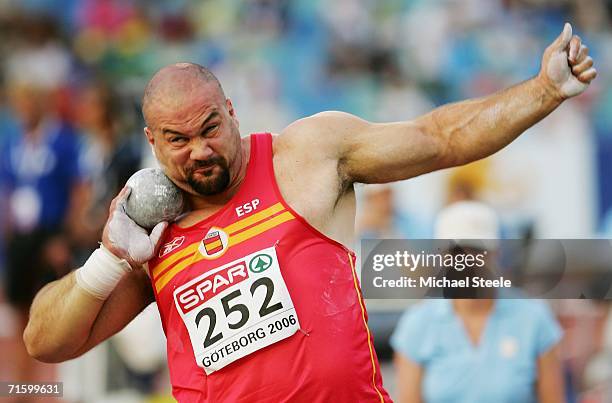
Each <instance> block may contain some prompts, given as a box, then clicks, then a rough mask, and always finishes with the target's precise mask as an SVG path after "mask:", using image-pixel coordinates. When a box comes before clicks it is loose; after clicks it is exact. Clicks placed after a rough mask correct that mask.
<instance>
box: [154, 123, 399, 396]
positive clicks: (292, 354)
mask: <svg viewBox="0 0 612 403" xmlns="http://www.w3.org/2000/svg"><path fill="white" fill-rule="evenodd" d="M149 271H150V276H151V282H152V284H153V288H154V290H155V298H156V300H157V306H158V308H159V312H160V315H161V319H162V324H163V328H164V332H165V334H166V338H167V350H168V366H169V369H170V381H171V383H172V391H173V395H174V397H175V398H176V399H177V400H178V401H179V402H189V403H191V402H274V403H278V402H286V401H293V402H296V401H297V402H302V401H303V402H347V403H354V402H390V401H391V399H390V398H389V395H388V394H387V392H386V391H385V390H384V389H383V386H382V379H381V376H380V368H379V364H378V359H377V358H376V353H375V351H374V347H373V341H372V335H371V334H370V331H369V330H368V327H367V313H366V311H365V306H364V303H363V299H362V296H361V290H360V288H359V283H358V280H357V273H356V271H355V255H354V253H353V252H351V251H350V250H349V249H347V248H346V247H344V246H343V245H341V244H340V243H338V242H336V241H334V240H332V239H330V238H328V237H326V236H325V235H323V234H321V233H320V232H319V231H317V230H316V229H314V228H313V227H312V226H311V225H309V224H308V223H307V222H306V220H304V218H302V217H300V216H299V215H298V214H297V213H296V212H295V211H294V210H293V209H292V208H291V207H290V206H289V205H288V204H287V203H286V202H285V201H284V200H283V198H282V196H281V194H280V192H279V190H278V187H277V184H276V180H275V177H274V170H273V166H272V136H271V135H270V134H269V133H268V134H255V135H251V154H250V159H249V163H248V168H247V172H246V176H245V178H244V181H243V183H242V184H241V186H240V189H239V190H238V191H237V193H236V194H235V196H234V197H233V198H232V199H231V200H230V201H229V202H228V203H227V204H226V205H225V206H224V207H223V208H222V209H221V210H219V211H218V212H216V213H215V214H213V215H212V216H210V217H208V218H206V219H204V220H202V221H200V222H198V223H197V224H195V225H193V226H191V227H188V228H180V227H178V226H177V225H175V224H174V225H172V226H171V227H170V228H169V229H168V230H167V231H166V234H165V236H164V240H163V241H162V246H161V247H160V249H159V253H158V255H157V256H156V257H155V258H153V259H152V260H151V261H150V262H149Z"/></svg>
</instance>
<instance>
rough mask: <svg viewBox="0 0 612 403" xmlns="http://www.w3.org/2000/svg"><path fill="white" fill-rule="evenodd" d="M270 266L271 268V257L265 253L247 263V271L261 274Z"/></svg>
mask: <svg viewBox="0 0 612 403" xmlns="http://www.w3.org/2000/svg"><path fill="white" fill-rule="evenodd" d="M270 266H272V256H270V255H267V254H265V253H260V254H259V255H257V256H255V257H253V259H251V261H250V262H249V270H251V271H252V272H253V273H261V272H262V271H264V270H266V269H268V268H269V267H270Z"/></svg>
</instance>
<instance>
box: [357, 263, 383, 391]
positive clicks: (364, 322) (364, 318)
mask: <svg viewBox="0 0 612 403" xmlns="http://www.w3.org/2000/svg"><path fill="white" fill-rule="evenodd" d="M348 258H349V262H350V264H351V271H352V272H353V282H354V285H355V292H356V293H357V299H358V300H359V307H360V308H361V319H362V320H363V326H364V327H365V330H366V336H367V338H368V348H369V349H370V361H371V362H372V386H373V387H374V390H375V391H376V394H377V395H378V398H379V399H380V402H381V403H384V401H385V399H384V398H383V395H382V393H380V390H378V388H377V387H376V364H375V362H374V351H373V350H374V348H373V347H372V336H371V335H370V328H369V327H368V322H367V321H366V317H365V308H364V306H363V301H362V300H361V293H360V292H359V284H358V283H357V271H356V270H355V264H354V263H353V258H352V256H351V255H350V254H349V255H348Z"/></svg>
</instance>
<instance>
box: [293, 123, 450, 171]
mask: <svg viewBox="0 0 612 403" xmlns="http://www.w3.org/2000/svg"><path fill="white" fill-rule="evenodd" d="M427 122H428V118H427V117H422V118H420V119H418V120H414V121H406V122H395V123H371V122H368V121H366V120H363V119H360V118H358V117H356V116H353V115H350V114H348V113H343V112H323V113H320V114H317V115H314V116H311V117H309V118H306V119H302V120H300V121H297V122H296V123H294V124H293V125H291V126H289V127H288V129H287V131H289V132H292V134H293V137H294V138H295V139H296V141H297V142H301V143H302V144H301V147H300V148H301V149H304V148H306V149H310V150H313V152H314V153H315V155H316V156H317V158H320V159H324V160H326V161H330V160H331V161H335V162H336V166H337V173H338V174H339V175H340V177H341V179H342V181H343V182H347V183H352V182H361V183H386V182H391V181H397V180H402V179H408V178H411V177H414V176H418V175H421V174H423V173H426V172H430V171H434V170H436V169H440V168H443V167H445V163H446V162H445V159H444V158H443V156H444V155H445V154H444V150H445V144H444V141H443V140H442V138H441V137H440V136H437V135H435V134H433V133H435V130H432V129H431V126H432V122H430V123H427Z"/></svg>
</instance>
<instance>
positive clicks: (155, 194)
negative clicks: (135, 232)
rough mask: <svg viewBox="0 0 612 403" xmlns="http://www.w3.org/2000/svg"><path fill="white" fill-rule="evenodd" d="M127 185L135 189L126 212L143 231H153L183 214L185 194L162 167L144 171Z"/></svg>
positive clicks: (129, 198) (137, 173) (129, 180)
mask: <svg viewBox="0 0 612 403" xmlns="http://www.w3.org/2000/svg"><path fill="white" fill-rule="evenodd" d="M126 185H128V186H129V187H130V188H132V192H131V193H130V195H129V197H128V199H127V202H126V213H127V215H128V216H129V217H130V218H131V219H132V220H134V222H135V223H136V224H138V225H140V226H141V227H143V228H146V229H151V228H153V227H154V226H155V225H157V224H159V223H160V222H162V221H173V220H174V219H175V218H176V217H178V216H179V215H180V214H181V213H182V212H183V207H184V204H185V202H184V199H183V193H182V192H181V190H180V189H179V188H178V187H176V185H175V184H174V183H172V181H171V180H170V179H168V177H167V176H166V175H165V174H164V172H163V171H162V170H161V169H159V168H145V169H141V170H140V171H138V172H136V173H135V174H134V175H132V176H131V177H130V179H128V181H127V183H126Z"/></svg>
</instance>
